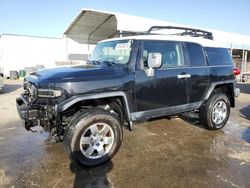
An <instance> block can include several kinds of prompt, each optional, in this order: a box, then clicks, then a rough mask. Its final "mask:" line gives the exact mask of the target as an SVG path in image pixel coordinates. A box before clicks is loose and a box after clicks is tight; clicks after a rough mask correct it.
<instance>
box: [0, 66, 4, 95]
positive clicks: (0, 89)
mask: <svg viewBox="0 0 250 188" xmlns="http://www.w3.org/2000/svg"><path fill="white" fill-rule="evenodd" d="M3 81H4V76H3V73H2V68H1V67H0V93H3V86H4V83H3Z"/></svg>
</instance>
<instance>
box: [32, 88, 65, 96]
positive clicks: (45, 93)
mask: <svg viewBox="0 0 250 188" xmlns="http://www.w3.org/2000/svg"><path fill="white" fill-rule="evenodd" d="M37 93H38V94H37V96H38V97H43V98H57V97H61V96H62V91H61V90H54V89H38V90H37Z"/></svg>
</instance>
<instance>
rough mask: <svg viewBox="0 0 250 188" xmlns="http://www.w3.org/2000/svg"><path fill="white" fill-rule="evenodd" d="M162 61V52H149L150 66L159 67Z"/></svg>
mask: <svg viewBox="0 0 250 188" xmlns="http://www.w3.org/2000/svg"><path fill="white" fill-rule="evenodd" d="M161 63H162V55H161V53H149V54H148V67H149V68H159V67H160V66H161Z"/></svg>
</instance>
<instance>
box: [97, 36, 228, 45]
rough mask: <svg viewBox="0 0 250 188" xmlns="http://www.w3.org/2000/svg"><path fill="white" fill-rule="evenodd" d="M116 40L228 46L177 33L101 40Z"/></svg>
mask: <svg viewBox="0 0 250 188" xmlns="http://www.w3.org/2000/svg"><path fill="white" fill-rule="evenodd" d="M114 40H161V41H180V42H194V43H198V44H200V45H202V46H204V47H226V46H224V45H223V44H221V43H219V42H216V41H213V40H210V39H205V38H201V37H188V36H175V35H171V36H170V35H138V36H129V37H119V38H112V39H106V40H102V41H100V43H101V42H106V41H114Z"/></svg>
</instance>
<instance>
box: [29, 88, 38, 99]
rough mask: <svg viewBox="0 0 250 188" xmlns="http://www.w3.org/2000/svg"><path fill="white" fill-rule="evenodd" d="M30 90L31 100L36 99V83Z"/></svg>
mask: <svg viewBox="0 0 250 188" xmlns="http://www.w3.org/2000/svg"><path fill="white" fill-rule="evenodd" d="M28 90H29V95H30V101H33V100H36V98H37V89H36V87H35V86H34V85H32V86H31V87H30V88H28Z"/></svg>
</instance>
